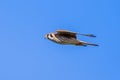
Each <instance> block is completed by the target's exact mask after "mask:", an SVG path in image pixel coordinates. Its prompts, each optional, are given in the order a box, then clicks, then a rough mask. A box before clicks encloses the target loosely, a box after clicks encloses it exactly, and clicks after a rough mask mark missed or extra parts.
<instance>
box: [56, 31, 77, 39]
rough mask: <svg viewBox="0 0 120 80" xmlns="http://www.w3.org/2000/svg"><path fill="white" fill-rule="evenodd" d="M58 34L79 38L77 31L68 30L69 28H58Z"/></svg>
mask: <svg viewBox="0 0 120 80" xmlns="http://www.w3.org/2000/svg"><path fill="white" fill-rule="evenodd" d="M56 32H57V34H58V35H61V36H65V37H73V38H75V39H76V38H77V37H76V34H77V33H75V32H71V31H68V30H56Z"/></svg>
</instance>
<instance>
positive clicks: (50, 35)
mask: <svg viewBox="0 0 120 80" xmlns="http://www.w3.org/2000/svg"><path fill="white" fill-rule="evenodd" d="M53 35H54V34H53V33H49V34H46V35H45V38H47V39H49V40H54V39H53Z"/></svg>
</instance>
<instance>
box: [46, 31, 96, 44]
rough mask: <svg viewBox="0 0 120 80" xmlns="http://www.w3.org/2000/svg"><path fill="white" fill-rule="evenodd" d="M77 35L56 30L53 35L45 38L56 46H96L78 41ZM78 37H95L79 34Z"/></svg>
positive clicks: (47, 35) (49, 34)
mask: <svg viewBox="0 0 120 80" xmlns="http://www.w3.org/2000/svg"><path fill="white" fill-rule="evenodd" d="M77 34H79V33H76V32H71V31H68V30H57V31H56V32H55V33H48V34H46V35H45V37H46V38H47V39H49V40H51V41H53V42H56V43H58V44H70V45H76V46H87V45H91V46H98V45H97V44H92V43H88V42H85V41H81V40H78V39H77ZM80 35H83V36H89V37H96V36H94V35H93V34H80Z"/></svg>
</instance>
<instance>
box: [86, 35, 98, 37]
mask: <svg viewBox="0 0 120 80" xmlns="http://www.w3.org/2000/svg"><path fill="white" fill-rule="evenodd" d="M86 36H89V37H96V36H95V35H93V34H86Z"/></svg>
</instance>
